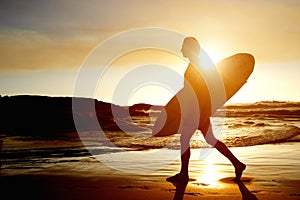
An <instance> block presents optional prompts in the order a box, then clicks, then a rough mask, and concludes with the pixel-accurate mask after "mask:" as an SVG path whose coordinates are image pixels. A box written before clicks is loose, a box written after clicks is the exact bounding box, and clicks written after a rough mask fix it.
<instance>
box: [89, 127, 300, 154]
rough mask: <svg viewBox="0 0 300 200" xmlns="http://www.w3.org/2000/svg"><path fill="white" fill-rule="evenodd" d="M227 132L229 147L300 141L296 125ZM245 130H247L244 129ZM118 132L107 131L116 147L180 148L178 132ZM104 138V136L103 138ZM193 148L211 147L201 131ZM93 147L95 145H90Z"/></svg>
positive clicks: (299, 129) (225, 137) (135, 148)
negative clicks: (155, 134) (155, 133)
mask: <svg viewBox="0 0 300 200" xmlns="http://www.w3.org/2000/svg"><path fill="white" fill-rule="evenodd" d="M226 131H227V134H226V133H224V134H223V135H222V134H221V137H220V138H219V139H220V140H221V141H222V142H224V143H225V144H226V145H227V146H228V147H243V146H254V145H262V144H273V143H284V142H298V141H299V139H300V128H298V127H296V126H283V127H268V128H264V125H263V124H262V125H259V126H258V127H257V126H253V127H252V128H247V129H246V131H247V132H246V133H244V134H242V135H241V134H240V133H239V131H240V130H237V129H235V130H231V131H230V130H226ZM243 131H244V132H245V130H243ZM116 134H117V133H116V132H107V133H105V135H106V137H107V138H110V139H109V142H111V144H113V145H114V146H115V147H120V148H129V149H131V150H146V149H157V148H169V149H179V148H180V135H178V134H176V135H173V136H169V137H151V136H150V133H149V132H146V133H143V134H140V135H138V136H134V134H136V133H132V135H129V134H126V135H124V133H122V134H121V133H120V134H119V135H118V134H117V135H116ZM102 139H103V138H102ZM191 147H192V148H204V147H205V148H207V147H211V146H210V145H208V144H207V143H206V142H205V139H204V137H203V136H202V134H201V132H199V131H197V132H196V133H195V134H194V135H193V137H192V139H191ZM90 148H93V145H91V146H90Z"/></svg>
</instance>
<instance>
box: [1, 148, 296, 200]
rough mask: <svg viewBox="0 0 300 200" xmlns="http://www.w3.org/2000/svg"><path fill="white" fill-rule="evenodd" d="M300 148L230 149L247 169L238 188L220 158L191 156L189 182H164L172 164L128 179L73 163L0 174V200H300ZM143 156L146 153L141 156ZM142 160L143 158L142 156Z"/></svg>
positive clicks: (104, 169)
mask: <svg viewBox="0 0 300 200" xmlns="http://www.w3.org/2000/svg"><path fill="white" fill-rule="evenodd" d="M299 147H300V144H298V143H285V144H273V145H261V146H252V147H241V148H232V151H233V152H234V153H235V154H236V155H237V156H238V157H239V158H240V159H241V160H242V161H243V162H245V163H246V164H247V169H246V170H245V172H244V174H243V177H242V179H241V181H240V182H234V181H232V179H233V178H234V170H233V168H232V166H231V165H230V163H229V162H228V161H227V160H226V159H225V158H223V157H222V156H221V155H219V154H218V152H213V153H211V154H210V155H209V156H208V157H206V158H205V159H204V160H199V159H197V151H198V150H197V149H194V150H193V151H192V158H191V163H190V179H191V180H190V181H189V182H188V184H187V185H182V184H172V183H169V182H166V181H165V178H167V177H168V176H171V175H173V174H174V173H176V172H177V170H178V169H179V167H180V162H179V161H175V162H174V163H173V164H171V165H169V166H168V167H165V168H162V169H159V170H156V171H155V172H153V173H148V174H130V173H127V172H120V171H117V170H114V169H110V168H108V167H107V166H104V165H103V164H101V163H99V162H98V161H95V162H92V163H91V162H81V163H76V162H75V163H73V164H70V165H69V166H57V167H56V168H54V167H50V168H48V169H43V170H40V171H33V172H30V171H28V172H27V173H23V174H22V173H19V174H18V175H17V174H13V173H6V172H5V171H4V172H5V173H1V196H2V197H7V199H17V198H18V197H19V196H21V197H22V198H30V199H124V200H126V199H244V200H245V199H300V189H299V188H300V170H299V169H300V162H299V159H300V156H299V155H300V148H299ZM140 153H141V154H145V153H146V152H144V151H141V152H140ZM145 155H146V154H145Z"/></svg>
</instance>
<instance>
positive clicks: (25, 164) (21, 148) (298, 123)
mask: <svg viewBox="0 0 300 200" xmlns="http://www.w3.org/2000/svg"><path fill="white" fill-rule="evenodd" d="M139 112H140V113H146V114H141V115H134V116H132V118H130V119H129V118H128V117H123V118H122V117H121V118H119V119H115V120H119V122H121V123H122V124H125V126H124V127H133V126H137V127H138V128H137V129H128V130H126V131H121V130H114V129H113V128H112V129H111V130H110V129H109V128H108V129H107V130H110V131H103V132H101V131H85V132H81V133H80V134H79V135H80V137H78V134H77V133H76V132H63V133H61V134H59V133H56V135H57V137H50V138H44V137H39V136H38V135H37V134H35V135H16V134H8V133H7V134H6V133H2V134H1V174H2V175H17V174H28V173H36V172H41V171H43V170H53V171H55V172H57V173H59V171H61V170H63V169H70V168H72V169H73V170H75V171H78V172H80V171H82V168H85V170H89V169H91V170H95V169H97V167H95V165H96V164H97V163H98V161H100V162H102V163H104V164H105V165H106V166H107V167H112V168H115V169H118V170H123V171H128V169H129V168H130V167H131V168H132V166H138V167H137V168H138V169H142V170H143V171H144V172H145V171H147V169H148V168H149V169H151V170H152V169H154V168H155V167H157V166H158V165H157V163H159V162H165V163H164V164H168V165H170V164H171V163H172V161H174V160H178V159H179V150H178V149H179V148H180V142H179V135H173V136H169V137H151V127H152V126H153V124H154V122H155V119H156V117H157V116H158V115H159V112H160V111H159V110H157V109H153V110H152V109H151V108H150V109H149V110H139ZM147 113H148V114H149V115H147ZM211 122H212V124H213V127H214V131H215V133H216V137H218V138H219V139H220V140H221V141H223V142H224V143H225V144H226V145H227V146H228V147H230V148H236V147H237V148H244V147H248V146H261V145H270V144H278V146H276V147H280V145H281V144H284V145H286V144H297V143H299V142H300V103H298V102H258V103H251V104H231V105H227V106H226V107H223V108H221V109H219V110H218V111H217V112H216V113H215V115H214V116H213V117H212V118H211ZM191 147H192V148H193V149H199V150H200V151H201V149H202V152H203V154H202V157H201V156H198V158H199V159H201V158H204V157H205V156H204V154H205V155H206V154H209V152H210V151H211V149H212V147H211V146H210V145H208V144H207V143H206V142H205V140H204V138H203V136H202V134H201V132H199V131H196V132H195V134H194V136H193V137H192V140H191ZM162 149H163V150H164V151H163V152H164V153H163V154H162V153H161V151H160V150H162ZM139 152H147V153H146V154H145V153H144V154H139ZM200 154H201V153H200ZM154 160H155V162H154ZM133 162H136V164H135V165H133ZM153 163H155V164H153ZM152 165H155V166H154V167H151V166H152ZM92 166H94V167H92ZM164 166H165V165H164ZM101 169H102V170H104V169H103V168H101ZM133 170H136V169H133ZM129 171H130V170H129ZM131 171H132V170H131Z"/></svg>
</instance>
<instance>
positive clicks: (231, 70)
mask: <svg viewBox="0 0 300 200" xmlns="http://www.w3.org/2000/svg"><path fill="white" fill-rule="evenodd" d="M254 64H255V59H254V57H253V56H252V55H251V54H248V53H239V54H235V55H233V56H230V57H228V58H225V59H223V60H221V61H220V62H218V63H217V64H216V65H215V66H213V67H214V68H215V70H216V72H217V73H218V76H219V80H220V81H221V84H223V85H222V87H220V85H217V84H215V82H218V81H217V80H216V79H217V78H216V76H209V75H208V74H205V73H201V71H200V72H199V68H196V67H194V66H193V65H191V64H190V65H189V66H188V68H187V70H186V72H185V75H184V78H185V81H184V82H185V84H184V87H183V88H182V89H181V90H180V91H179V92H178V93H177V94H176V95H175V96H174V97H173V98H172V99H171V100H170V101H169V102H168V103H167V104H166V105H165V106H164V109H163V110H162V112H161V113H160V115H159V116H158V117H157V119H156V121H155V123H154V127H153V129H152V136H154V137H163V136H169V135H173V134H176V133H178V132H179V128H180V124H181V123H182V120H184V121H193V120H199V121H198V122H194V124H195V123H197V126H198V124H199V126H201V119H202V118H201V115H206V116H205V117H207V116H208V115H209V116H211V115H212V114H213V113H214V112H215V111H216V110H217V109H219V108H220V107H221V106H223V105H224V104H225V103H226V102H227V101H228V100H229V99H230V98H231V97H232V96H233V95H234V94H235V93H236V92H237V91H238V90H239V89H240V88H241V87H242V86H243V85H244V84H245V83H246V82H247V80H248V78H249V76H250V75H251V74H252V72H253V69H254ZM211 85H212V86H211ZM213 85H215V88H214V86H213ZM217 90H219V91H217ZM222 90H223V93H224V94H223V97H222V94H221V96H220V97H218V94H220V93H222ZM216 91H217V92H216ZM213 92H215V93H216V94H212V93H213ZM214 100H216V101H215V102H217V103H215V102H214ZM197 128H198V127H197Z"/></svg>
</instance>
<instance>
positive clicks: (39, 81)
mask: <svg viewBox="0 0 300 200" xmlns="http://www.w3.org/2000/svg"><path fill="white" fill-rule="evenodd" d="M299 10H300V1H299V0H272V1H258V0H257V1H247V2H246V1H240V0H218V1H213V0H212V1H201V0H200V1H199V0H194V1H191V0H187V1H174V0H164V1H156V0H151V1H140V0H132V1H125V0H119V1H110V0H106V1H104V0H90V1H79V0H78V1H71V0H70V1H67V0H64V1H60V0H51V1H40V0H28V1H9V0H4V1H1V7H0V95H2V96H4V95H18V94H34V95H49V96H73V88H74V82H75V80H76V75H77V73H78V70H79V69H80V67H81V64H82V63H83V62H84V60H85V58H86V57H87V56H88V54H89V53H90V52H91V51H92V50H93V49H94V48H95V47H96V45H98V44H99V43H101V42H102V41H104V40H106V39H107V38H109V37H111V36H113V35H114V34H118V33H120V32H122V31H127V30H131V29H135V28H143V27H158V28H162V29H170V30H174V31H177V32H179V33H182V34H184V35H187V36H194V37H196V38H197V39H198V40H199V42H200V44H201V46H202V48H204V49H205V50H206V51H207V52H208V53H209V55H210V56H211V58H212V59H213V60H214V61H219V60H221V59H223V58H225V57H229V56H231V55H233V54H235V53H239V52H247V53H251V54H252V55H254V56H255V59H256V65H255V70H254V72H253V74H252V75H251V77H250V79H249V81H248V83H247V84H246V85H245V86H244V87H243V88H242V89H241V90H240V91H239V92H238V93H237V94H236V95H235V96H234V97H233V98H232V99H231V100H230V101H229V102H232V103H237V102H255V101H261V100H280V101H281V100H284V101H300V92H299V91H300V78H299V75H300V12H299ZM111 48H112V49H111V51H113V50H114V49H113V48H116V47H115V46H112V47H111ZM108 52H110V50H108ZM139 59H140V60H142V62H141V64H143V59H141V57H139ZM145 62H146V61H145ZM147 62H148V61H147ZM124 67H126V66H124ZM182 67H183V69H184V67H186V66H182ZM117 70H118V68H116V69H115V71H113V72H112V73H111V77H112V79H113V76H114V73H118V72H117ZM106 90H107V91H109V90H111V88H110V85H109V84H108V83H107V88H106ZM110 95H111V94H109V92H107V93H104V94H101V95H99V96H95V98H98V99H99V100H104V101H110V100H111V96H110ZM169 95H170V94H169ZM135 98H136V99H135V100H132V102H131V103H137V102H138V101H144V100H143V97H135ZM161 98H167V96H166V97H161ZM145 101H147V102H146V103H153V104H159V103H161V102H160V99H159V98H157V97H152V99H151V96H150V97H149V96H148V97H145Z"/></svg>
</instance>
